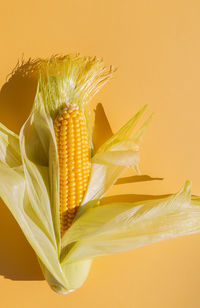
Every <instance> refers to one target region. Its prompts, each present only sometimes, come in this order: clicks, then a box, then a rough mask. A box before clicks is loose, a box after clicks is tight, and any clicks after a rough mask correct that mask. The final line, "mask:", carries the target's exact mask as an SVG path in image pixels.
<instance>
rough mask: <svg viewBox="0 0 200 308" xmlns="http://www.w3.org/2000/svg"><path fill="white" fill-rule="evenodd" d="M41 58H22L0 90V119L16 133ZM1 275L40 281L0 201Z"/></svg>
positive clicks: (35, 263) (19, 233) (29, 104)
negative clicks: (25, 59)
mask: <svg viewBox="0 0 200 308" xmlns="http://www.w3.org/2000/svg"><path fill="white" fill-rule="evenodd" d="M39 65H40V60H36V61H32V60H31V59H29V60H28V61H27V62H24V61H23V60H22V61H21V64H20V63H18V64H17V65H16V67H15V68H14V70H13V72H12V73H11V74H10V76H8V80H7V82H6V83H5V84H4V85H3V86H2V88H1V90H0V122H2V123H3V124H4V125H6V126H7V127H8V128H9V129H11V130H12V131H14V132H15V133H19V130H20V128H21V126H22V125H23V123H24V122H25V120H26V119H27V117H28V115H29V113H30V110H31V108H32V104H33V101H34V97H35V93H36V87H37V76H38V66H39ZM0 245H1V252H0V275H3V276H4V277H5V278H9V279H12V280H43V279H44V278H43V275H42V272H41V270H40V267H39V264H38V261H37V258H36V255H35V253H34V251H33V249H32V248H31V246H30V245H29V243H28V242H27V240H26V238H25V236H24V235H23V233H22V231H21V229H20V227H19V225H18V224H17V222H16V221H15V219H14V218H13V216H12V214H11V213H10V211H9V210H8V209H7V207H6V205H4V203H3V201H2V200H0Z"/></svg>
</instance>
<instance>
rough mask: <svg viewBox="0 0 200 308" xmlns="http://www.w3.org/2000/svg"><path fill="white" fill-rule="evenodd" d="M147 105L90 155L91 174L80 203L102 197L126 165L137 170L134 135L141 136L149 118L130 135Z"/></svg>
mask: <svg viewBox="0 0 200 308" xmlns="http://www.w3.org/2000/svg"><path fill="white" fill-rule="evenodd" d="M146 107H147V106H144V107H143V108H142V109H141V110H140V111H139V112H138V113H137V114H136V115H134V116H133V118H131V119H130V120H129V121H128V122H127V123H126V124H125V125H124V126H123V127H122V128H121V129H120V130H119V131H118V132H117V133H116V134H114V135H113V136H112V137H111V138H110V139H109V140H108V141H106V142H105V143H104V144H103V145H102V146H101V147H100V148H99V150H98V151H97V153H96V154H95V155H94V156H93V157H92V160H91V162H92V166H91V176H90V181H89V184H88V188H87V191H86V194H85V197H84V199H83V202H82V205H86V204H87V203H88V202H89V201H91V200H97V199H100V198H102V197H103V195H104V194H105V193H106V192H107V190H108V189H109V188H110V187H111V186H112V185H113V184H114V183H115V181H116V180H117V179H118V178H119V177H120V175H121V174H122V173H123V171H124V170H125V169H126V168H127V167H130V166H131V167H133V169H134V170H135V169H136V170H138V164H139V145H138V144H137V143H136V140H135V136H136V137H137V141H138V135H140V136H142V134H143V133H144V131H145V128H146V127H147V125H148V124H149V122H150V118H149V119H148V120H147V121H146V122H145V123H144V124H143V125H142V127H141V128H140V129H139V130H138V131H137V132H136V133H135V134H134V135H133V136H132V137H131V135H132V133H133V129H134V128H135V126H136V124H137V122H138V120H139V119H140V117H141V116H142V114H143V112H144V111H145V109H146Z"/></svg>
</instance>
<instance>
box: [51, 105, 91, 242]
mask: <svg viewBox="0 0 200 308" xmlns="http://www.w3.org/2000/svg"><path fill="white" fill-rule="evenodd" d="M54 129H55V135H56V142H57V149H58V157H59V171H60V227H61V236H62V235H63V234H64V232H65V231H66V230H67V229H68V228H69V227H70V226H71V224H72V221H73V219H74V217H75V215H76V212H77V210H78V208H79V206H80V204H81V202H82V200H83V197H84V194H85V192H86V188H87V185H88V181H89V175H90V157H89V156H90V153H89V144H88V136H87V128H86V123H85V120H84V117H83V114H82V113H81V112H80V111H79V110H78V107H73V106H72V107H69V108H68V109H63V110H62V112H61V114H59V115H58V116H57V117H56V119H55V121H54Z"/></svg>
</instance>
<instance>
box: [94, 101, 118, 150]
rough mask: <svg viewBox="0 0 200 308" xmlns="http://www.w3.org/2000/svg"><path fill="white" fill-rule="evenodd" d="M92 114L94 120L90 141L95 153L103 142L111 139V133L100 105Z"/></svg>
mask: <svg viewBox="0 0 200 308" xmlns="http://www.w3.org/2000/svg"><path fill="white" fill-rule="evenodd" d="M94 112H95V119H94V131H93V136H92V140H93V144H94V149H95V151H97V150H98V148H99V147H100V146H101V145H102V144H103V143H104V142H105V141H107V140H108V139H109V138H110V137H112V135H113V132H112V129H111V126H110V124H109V122H108V118H107V116H106V114H105V111H104V108H103V105H102V104H101V103H99V104H97V106H96V108H95V110H94Z"/></svg>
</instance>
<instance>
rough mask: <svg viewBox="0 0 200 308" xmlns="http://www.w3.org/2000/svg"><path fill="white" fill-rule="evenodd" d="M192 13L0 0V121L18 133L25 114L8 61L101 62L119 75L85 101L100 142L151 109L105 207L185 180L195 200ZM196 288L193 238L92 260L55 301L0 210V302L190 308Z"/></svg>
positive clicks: (135, 3) (195, 29)
mask: <svg viewBox="0 0 200 308" xmlns="http://www.w3.org/2000/svg"><path fill="white" fill-rule="evenodd" d="M199 16H200V2H199V1H198V0H190V1H186V0H173V1H172V0H169V1H159V0H152V1H148V0H146V1H145V0H124V1H119V0H101V1H96V0H93V1H92V0H73V1H68V0H63V1H62V0H57V1H51V0H48V1H47V0H44V1H38V0H35V1H32V0H31V1H22V0H18V1H15V0H14V1H10V0H7V1H1V3H0V17H1V18H0V31H1V32H0V33H1V35H0V46H1V48H0V56H1V57H0V86H1V91H0V121H1V122H3V123H4V124H5V125H7V126H8V127H9V128H10V129H12V130H14V131H15V132H19V129H20V127H21V125H22V124H23V122H24V121H25V119H26V118H27V116H28V114H29V112H30V109H31V105H32V102H33V98H34V93H35V92H34V91H35V84H34V82H32V81H30V80H29V78H28V77H27V78H26V77H24V76H21V75H20V74H19V75H17V76H15V78H13V79H11V80H9V76H8V75H9V74H10V73H11V71H12V70H13V68H14V67H15V65H16V64H17V62H18V60H19V62H20V63H22V62H23V59H24V61H25V60H28V59H29V58H30V57H31V58H33V59H34V58H37V57H48V56H50V55H52V54H57V53H58V54H67V53H74V52H80V53H81V55H92V56H93V55H96V56H100V57H103V58H104V61H105V64H106V65H110V64H113V65H114V66H117V67H118V68H119V69H118V71H117V73H116V76H115V78H114V79H113V80H112V81H111V82H110V83H109V84H108V85H106V87H105V88H104V89H103V90H102V91H101V92H100V93H99V94H98V95H97V96H96V97H95V99H94V100H93V105H94V108H95V106H96V105H97V104H100V103H101V104H102V105H98V107H97V109H98V110H99V112H98V113H96V114H97V115H98V114H101V116H103V114H104V113H105V115H106V117H107V119H108V123H107V124H106V120H104V123H105V126H104V129H105V127H106V129H105V132H104V133H102V132H101V133H99V132H96V137H97V139H98V142H99V143H100V142H102V141H103V139H104V137H105V136H106V134H107V135H109V133H110V130H112V131H116V130H117V129H118V128H119V127H121V125H122V124H123V123H125V122H126V121H127V120H128V119H129V118H130V117H131V116H132V115H133V114H134V113H135V112H136V111H137V110H138V109H139V108H141V107H142V106H143V105H144V104H148V105H149V108H148V112H147V115H148V114H150V113H151V112H152V111H153V112H154V113H155V115H154V118H153V121H152V123H151V124H150V126H149V128H148V130H147V132H146V134H145V136H144V138H143V142H142V147H141V164H140V167H141V172H142V174H143V175H144V176H143V177H140V178H138V177H137V178H132V179H131V183H124V182H127V181H128V180H127V179H125V180H124V181H123V180H122V181H121V182H119V183H118V184H117V185H115V186H114V187H113V188H112V190H111V191H110V192H109V194H108V195H107V196H106V197H105V200H104V201H108V200H111V197H110V196H111V195H115V197H114V198H115V199H116V198H118V199H120V197H119V196H118V195H121V194H125V195H126V196H125V197H124V198H126V200H136V199H140V198H144V196H149V195H150V196H152V195H165V194H169V193H173V192H176V191H177V190H178V189H179V188H180V187H181V186H182V185H183V183H184V181H185V180H186V179H191V180H192V182H193V194H200V179H199V172H200V142H199V132H200V121H199V118H200V86H199V85H200V18H199ZM6 78H7V80H9V81H8V82H7V83H6ZM97 109H96V110H97ZM97 120H98V119H97ZM97 124H98V125H97V127H99V129H102V130H103V128H102V127H101V121H97ZM132 175H133V173H132V171H131V170H129V171H127V172H126V174H124V177H131V176H132ZM129 180H130V178H129ZM120 183H121V184H120ZM116 195H117V197H116ZM141 195H142V196H141ZM106 198H107V199H106ZM199 288H200V234H199V235H192V236H188V237H182V238H178V239H174V240H170V241H166V242H161V243H157V244H153V245H150V246H147V247H143V248H139V249H136V250H134V251H130V252H126V253H121V254H118V255H113V256H109V257H102V258H99V259H97V260H95V262H94V264H93V266H92V270H91V273H90V275H89V277H88V279H87V281H86V283H85V285H84V286H83V287H82V288H81V289H79V290H77V291H76V292H74V293H71V294H69V295H66V296H61V295H57V294H54V293H53V292H52V291H51V290H50V289H49V287H48V286H47V284H46V282H45V281H43V278H42V274H41V272H40V268H39V266H38V264H37V260H36V258H35V255H34V253H33V251H32V249H31V248H30V246H29V244H28V243H27V242H26V240H25V239H24V237H23V234H22V233H21V231H20V228H19V227H18V225H17V224H16V223H15V221H14V219H13V218H12V216H11V215H10V213H9V212H8V210H7V208H6V206H5V205H4V204H3V203H2V202H1V203H0V303H1V304H0V306H1V307H5V308H7V307H8V308H10V307H13V308H25V307H29V308H32V307H39V308H40V307H41V308H46V307H48V308H51V307H61V308H62V307H70V308H75V307H82V308H84V307H87V308H93V307H95V308H101V307H103V308H109V307H114V308H151V307H152V308H160V307H162V308H169V307H170V308H199V307H200V292H199Z"/></svg>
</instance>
